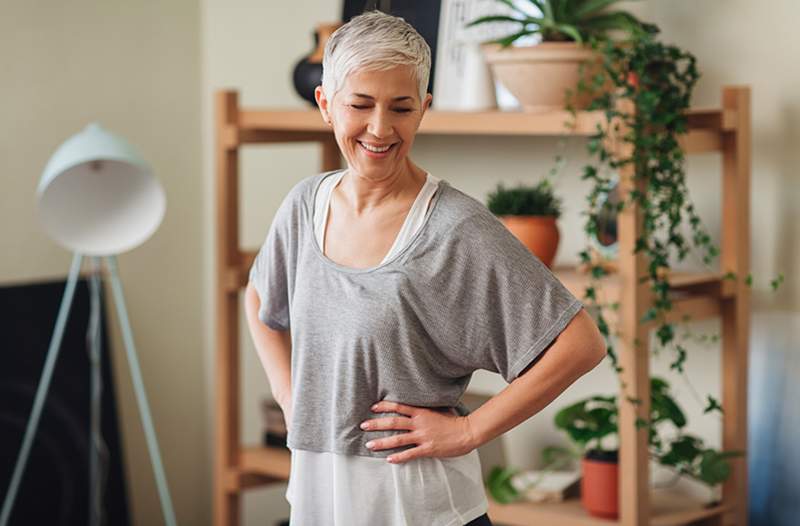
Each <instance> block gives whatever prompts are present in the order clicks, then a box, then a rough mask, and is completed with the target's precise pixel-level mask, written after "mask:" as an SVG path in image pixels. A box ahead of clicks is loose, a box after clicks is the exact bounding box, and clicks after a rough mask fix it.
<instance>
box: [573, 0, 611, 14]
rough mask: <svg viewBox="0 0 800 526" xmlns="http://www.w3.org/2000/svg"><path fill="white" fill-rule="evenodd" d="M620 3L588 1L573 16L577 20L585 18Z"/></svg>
mask: <svg viewBox="0 0 800 526" xmlns="http://www.w3.org/2000/svg"><path fill="white" fill-rule="evenodd" d="M619 1H620V0H588V1H587V2H584V3H583V4H582V5H581V6H580V7H578V9H576V10H575V12H574V13H573V16H574V17H575V18H583V17H584V16H588V15H591V14H592V13H595V12H597V11H601V10H603V9H605V8H606V7H608V6H610V5H611V4H616V3H617V2H619Z"/></svg>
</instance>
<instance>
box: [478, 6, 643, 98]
mask: <svg viewBox="0 0 800 526" xmlns="http://www.w3.org/2000/svg"><path fill="white" fill-rule="evenodd" d="M497 1H498V2H500V3H502V4H504V5H505V6H507V9H506V11H508V8H510V10H511V14H510V15H509V14H496V15H490V16H483V17H480V18H477V19H476V20H473V21H472V22H470V23H469V24H467V26H468V27H470V26H476V25H479V24H488V23H498V22H502V23H511V24H518V27H517V28H516V31H513V32H512V33H511V34H509V35H507V36H504V37H501V38H498V39H495V40H492V41H490V42H489V43H486V44H484V46H483V50H484V54H485V56H486V60H487V62H488V63H489V65H490V67H491V69H492V73H493V75H494V76H495V78H496V79H497V80H498V81H499V82H500V83H501V84H503V86H505V87H506V88H507V89H508V90H509V91H510V92H511V93H512V94H513V95H514V96H515V97H516V98H517V100H519V102H520V105H521V106H522V108H523V109H524V110H525V111H535V112H538V111H549V110H554V109H563V108H564V107H565V106H566V105H567V101H566V99H565V93H566V92H567V90H569V89H573V88H574V87H575V86H577V85H578V83H579V82H580V81H582V80H583V81H584V83H585V82H587V81H588V80H589V79H591V78H592V77H593V75H594V74H595V73H596V72H597V71H599V68H600V58H599V55H598V53H597V52H596V51H595V50H593V49H592V48H591V47H589V46H586V45H585V43H586V42H587V41H588V40H590V39H592V38H597V37H603V36H608V35H609V34H611V33H613V32H616V31H621V32H623V33H627V34H629V35H633V34H639V33H642V32H645V31H648V30H649V28H651V27H652V26H650V25H648V24H643V23H642V22H640V21H639V20H638V19H636V17H634V16H633V15H632V14H630V13H628V12H626V11H608V10H607V9H608V8H609V7H610V6H611V5H612V4H615V3H617V2H618V1H620V0H528V1H529V2H530V4H531V5H530V7H531V8H532V9H530V10H525V9H521V8H520V7H518V4H517V3H515V2H513V1H512V0H497ZM532 12H536V13H538V14H537V15H533V14H532ZM530 35H537V36H539V37H540V38H541V41H540V42H539V43H538V44H536V45H533V46H512V44H514V43H517V42H518V41H520V39H523V38H524V37H529V36H530ZM582 64H583V65H584V66H585V67H584V68H583V70H581V65H582ZM591 98H592V95H591V94H582V95H581V96H579V97H576V98H575V100H574V105H575V107H576V108H577V109H583V108H585V107H586V106H587V105H588V103H589V100H590V99H591Z"/></svg>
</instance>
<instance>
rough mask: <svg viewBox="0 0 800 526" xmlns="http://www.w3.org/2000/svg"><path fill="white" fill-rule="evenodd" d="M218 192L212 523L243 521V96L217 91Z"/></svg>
mask: <svg viewBox="0 0 800 526" xmlns="http://www.w3.org/2000/svg"><path fill="white" fill-rule="evenodd" d="M215 111H216V130H217V133H216V140H215V160H214V161H215V189H214V190H215V196H216V203H215V205H216V210H215V215H216V243H217V245H216V249H215V251H214V253H215V254H216V261H215V264H216V284H215V302H214V303H215V307H216V311H215V313H214V317H215V319H216V360H215V365H216V393H215V401H216V407H215V420H216V422H215V424H216V425H215V426H214V428H215V437H214V438H215V445H214V524H215V526H235V525H238V524H239V507H240V506H239V494H238V491H232V490H231V489H230V488H228V487H227V483H228V480H230V479H231V477H230V474H231V471H232V470H236V469H237V466H238V461H239V460H238V448H239V323H238V320H239V306H238V303H239V294H238V290H231V289H230V288H229V286H228V284H229V282H230V280H229V279H228V276H229V275H230V273H231V271H233V270H238V268H239V149H238V148H239V144H238V135H239V134H238V113H239V97H238V94H237V93H236V92H235V91H218V92H217V93H216V95H215Z"/></svg>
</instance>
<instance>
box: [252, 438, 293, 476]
mask: <svg viewBox="0 0 800 526" xmlns="http://www.w3.org/2000/svg"><path fill="white" fill-rule="evenodd" d="M291 466H292V453H291V451H289V449H287V448H283V447H275V446H248V447H243V448H241V449H240V450H239V469H240V470H241V472H242V473H246V474H252V475H263V476H266V477H271V478H275V479H281V480H288V479H289V473H290V472H291Z"/></svg>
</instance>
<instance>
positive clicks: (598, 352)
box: [589, 331, 608, 369]
mask: <svg viewBox="0 0 800 526" xmlns="http://www.w3.org/2000/svg"><path fill="white" fill-rule="evenodd" d="M590 348H591V352H590V353H589V354H590V355H591V356H592V359H591V369H594V368H595V367H597V366H598V365H600V362H602V361H603V360H604V359H605V357H606V356H607V355H608V347H607V346H606V341H605V339H604V338H603V336H602V334H600V332H599V331H598V332H597V334H596V337H595V338H594V339H593V342H592V345H591V346H590Z"/></svg>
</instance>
